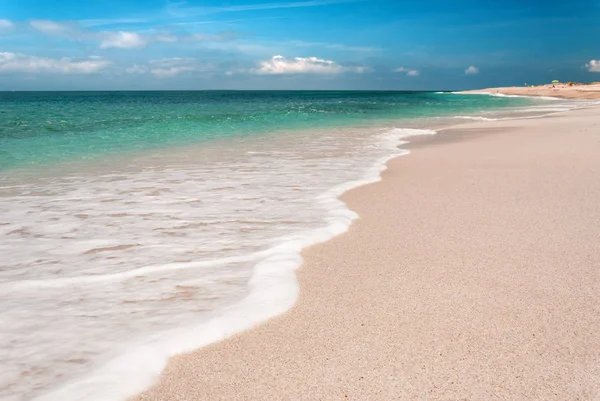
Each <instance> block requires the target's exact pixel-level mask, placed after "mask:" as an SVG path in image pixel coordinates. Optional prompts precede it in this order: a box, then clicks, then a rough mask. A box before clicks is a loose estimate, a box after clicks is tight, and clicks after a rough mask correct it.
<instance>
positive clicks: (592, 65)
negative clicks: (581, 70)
mask: <svg viewBox="0 0 600 401" xmlns="http://www.w3.org/2000/svg"><path fill="white" fill-rule="evenodd" d="M585 68H587V70H588V71H589V72H600V60H590V62H589V63H587V64H586V65H585Z"/></svg>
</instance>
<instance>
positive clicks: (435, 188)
mask: <svg viewBox="0 0 600 401" xmlns="http://www.w3.org/2000/svg"><path fill="white" fill-rule="evenodd" d="M411 147H412V148H413V149H414V152H413V153H412V154H411V155H409V156H404V157H400V158H397V159H394V160H393V161H391V162H390V163H389V167H390V168H389V170H388V171H386V172H385V173H384V179H383V181H382V182H380V183H377V184H372V185H368V186H364V187H361V188H359V189H356V190H353V191H351V192H349V193H347V194H346V195H345V196H344V197H343V199H344V200H345V201H346V202H347V203H348V205H349V206H350V207H351V208H352V209H353V210H356V211H357V212H358V213H359V214H360V216H361V218H360V220H359V221H358V222H357V223H356V224H354V225H353V226H352V227H351V229H350V231H349V232H348V233H347V234H345V235H342V236H339V237H336V238H335V239H333V240H331V241H329V242H327V243H325V244H322V245H318V246H315V247H313V248H310V249H308V250H307V251H306V252H305V253H304V255H305V258H306V263H305V264H304V265H303V267H302V268H301V269H300V270H299V271H298V279H299V282H300V287H301V294H300V299H299V301H298V303H297V305H296V306H295V307H294V308H293V309H292V310H291V311H290V312H288V313H286V314H285V315H283V316H280V317H278V318H275V319H272V320H270V321H269V322H266V323H265V324H262V325H260V326H258V327H256V328H255V329H253V330H250V331H248V332H246V333H243V334H239V335H237V336H235V337H233V338H231V339H229V340H226V341H223V342H220V343H217V344H213V345H211V346H209V347H206V348H204V349H201V350H199V351H196V352H193V353H190V354H187V355H181V356H178V357H175V358H173V359H172V360H171V361H170V363H169V365H168V367H167V369H166V371H165V372H164V374H163V375H162V376H161V377H160V379H159V380H158V382H157V383H156V385H155V386H154V387H153V388H151V389H149V390H148V391H147V392H145V393H144V394H142V395H141V396H139V399H141V400H161V401H165V400H345V399H350V400H391V399H399V400H442V399H443V400H463V399H469V400H493V399H507V400H508V399H509V400H527V399H531V400H598V399H600V110H599V109H594V110H592V109H588V110H578V111H573V112H570V113H568V114H565V113H563V114H561V115H558V116H552V117H547V118H543V119H535V120H523V121H503V122H495V123H477V124H472V125H468V126H463V127H458V128H455V129H450V130H447V131H445V132H443V133H441V134H439V135H438V136H437V137H435V138H417V139H415V140H414V141H413V144H412V145H411Z"/></svg>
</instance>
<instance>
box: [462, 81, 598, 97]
mask: <svg viewBox="0 0 600 401" xmlns="http://www.w3.org/2000/svg"><path fill="white" fill-rule="evenodd" d="M463 93H502V94H504V95H520V96H549V97H562V98H566V99H600V83H593V84H589V85H581V84H574V85H572V86H571V85H569V84H548V85H540V86H534V87H533V88H532V87H525V86H522V87H519V86H511V87H506V88H489V89H481V90H473V91H465V92H463Z"/></svg>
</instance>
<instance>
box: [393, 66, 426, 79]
mask: <svg viewBox="0 0 600 401" xmlns="http://www.w3.org/2000/svg"><path fill="white" fill-rule="evenodd" d="M394 72H401V73H405V74H406V75H407V76H409V77H418V76H419V74H420V72H419V70H411V69H410V68H404V67H400V68H396V69H395V70H394Z"/></svg>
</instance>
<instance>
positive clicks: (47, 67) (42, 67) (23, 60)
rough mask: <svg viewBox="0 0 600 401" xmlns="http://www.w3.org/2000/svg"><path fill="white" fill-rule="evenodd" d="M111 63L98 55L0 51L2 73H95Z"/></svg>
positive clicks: (0, 71)
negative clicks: (78, 57)
mask: <svg viewBox="0 0 600 401" xmlns="http://www.w3.org/2000/svg"><path fill="white" fill-rule="evenodd" d="M110 64H111V63H110V61H108V60H104V59H103V58H101V57H97V56H91V57H87V58H83V59H75V58H68V57H63V58H49V57H38V56H30V55H27V54H19V53H10V52H0V73H19V72H20V73H30V74H36V73H50V74H52V73H54V74H56V73H58V74H93V73H96V72H99V71H100V70H103V69H104V68H106V67H108V66H109V65H110Z"/></svg>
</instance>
